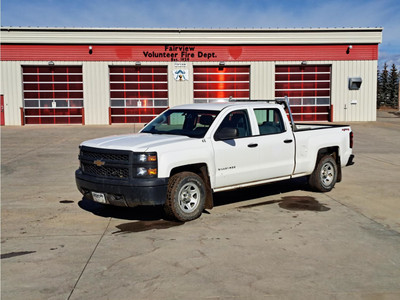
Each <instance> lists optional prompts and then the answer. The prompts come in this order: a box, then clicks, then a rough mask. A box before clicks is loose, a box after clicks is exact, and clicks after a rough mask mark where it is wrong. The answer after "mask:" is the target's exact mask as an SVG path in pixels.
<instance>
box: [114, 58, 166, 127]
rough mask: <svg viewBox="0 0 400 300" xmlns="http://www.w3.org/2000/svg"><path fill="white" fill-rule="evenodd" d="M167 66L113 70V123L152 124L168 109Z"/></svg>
mask: <svg viewBox="0 0 400 300" xmlns="http://www.w3.org/2000/svg"><path fill="white" fill-rule="evenodd" d="M167 78H168V74H167V67H164V66H154V67H151V66H146V67H141V66H139V67H136V66H133V67H132V66H129V67H128V66H111V67H110V107H111V109H110V113H111V116H110V117H111V123H148V122H150V121H151V120H152V119H153V118H154V117H155V116H157V115H158V114H160V113H161V112H163V111H164V110H165V109H166V108H168V79H167Z"/></svg>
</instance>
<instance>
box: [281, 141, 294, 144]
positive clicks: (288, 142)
mask: <svg viewBox="0 0 400 300" xmlns="http://www.w3.org/2000/svg"><path fill="white" fill-rule="evenodd" d="M283 142H284V143H285V144H290V143H291V142H293V140H284V141H283Z"/></svg>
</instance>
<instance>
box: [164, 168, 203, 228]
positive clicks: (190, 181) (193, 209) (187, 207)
mask: <svg viewBox="0 0 400 300" xmlns="http://www.w3.org/2000/svg"><path fill="white" fill-rule="evenodd" d="M205 191H206V189H205V185H204V182H203V180H202V179H201V177H200V176H199V175H197V174H195V173H192V172H182V173H178V174H175V175H174V176H172V177H171V179H170V180H169V183H168V192H167V200H166V202H165V205H164V211H165V213H166V215H167V216H168V217H172V218H175V219H177V220H179V221H182V222H186V221H190V220H194V219H196V218H198V217H199V216H200V215H201V214H202V212H203V210H204V205H205V197H206V192H205Z"/></svg>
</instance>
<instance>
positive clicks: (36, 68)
mask: <svg viewBox="0 0 400 300" xmlns="http://www.w3.org/2000/svg"><path fill="white" fill-rule="evenodd" d="M381 41H382V28H306V29H305V28H301V29H300V28H295V29H182V28H181V29H179V28H178V29H130V28H127V29H122V28H118V29H114V28H30V27H28V28H24V27H18V28H17V27H16V28H14V27H2V28H1V90H0V94H1V105H2V113H1V115H2V118H1V121H2V123H3V124H5V125H29V124H35V125H40V124H87V125H92V124H118V123H147V122H149V121H150V120H151V119H152V118H154V117H155V116H156V115H157V114H159V113H161V112H162V111H164V110H165V109H166V108H168V107H172V106H175V105H180V104H188V103H208V102H215V101H228V100H229V99H236V100H246V99H247V100H259V99H275V98H283V97H284V96H288V97H289V100H290V104H291V107H292V112H293V115H294V118H295V120H296V121H307V122H324V121H328V122H329V121H334V122H347V121H374V120H376V86H377V60H378V44H379V43H381Z"/></svg>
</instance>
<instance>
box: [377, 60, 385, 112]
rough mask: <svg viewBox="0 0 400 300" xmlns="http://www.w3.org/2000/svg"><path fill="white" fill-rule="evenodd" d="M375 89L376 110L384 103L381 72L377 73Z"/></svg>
mask: <svg viewBox="0 0 400 300" xmlns="http://www.w3.org/2000/svg"><path fill="white" fill-rule="evenodd" d="M376 78H377V89H376V108H380V107H381V105H382V104H383V102H384V99H383V95H382V81H381V72H380V71H379V68H378V71H377V76H376Z"/></svg>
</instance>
